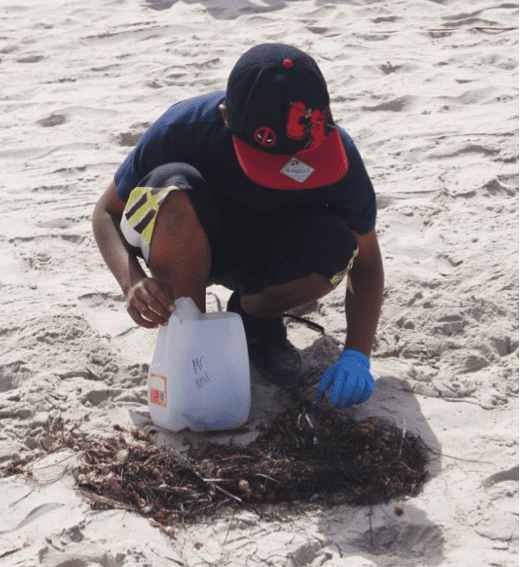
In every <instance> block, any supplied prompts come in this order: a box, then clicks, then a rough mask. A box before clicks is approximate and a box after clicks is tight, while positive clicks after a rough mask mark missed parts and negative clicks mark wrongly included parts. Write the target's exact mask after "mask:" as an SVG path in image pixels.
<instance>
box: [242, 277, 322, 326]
mask: <svg viewBox="0 0 520 567" xmlns="http://www.w3.org/2000/svg"><path fill="white" fill-rule="evenodd" d="M332 289H333V288H332V285H331V283H330V282H329V280H328V279H327V278H326V277H325V276H322V275H321V274H316V273H313V274H311V275H310V276H308V277H306V278H302V279H300V280H294V281H292V282H288V283H285V284H282V285H277V286H270V287H267V288H265V289H263V290H262V291H261V292H260V293H257V294H256V295H244V296H242V297H241V306H242V309H243V310H244V311H245V312H246V313H248V314H249V315H254V316H255V317H261V318H263V319H274V318H276V317H278V316H280V315H281V314H282V313H284V312H285V311H288V310H289V309H294V308H295V307H299V306H300V305H305V304H307V303H311V302H312V301H316V300H317V299H320V297H323V296H325V295H327V294H328V293H330V292H331V291H332Z"/></svg>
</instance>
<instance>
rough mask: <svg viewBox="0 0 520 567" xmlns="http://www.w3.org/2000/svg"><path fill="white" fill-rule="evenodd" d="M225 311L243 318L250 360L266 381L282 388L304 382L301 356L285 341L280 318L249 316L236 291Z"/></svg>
mask: <svg viewBox="0 0 520 567" xmlns="http://www.w3.org/2000/svg"><path fill="white" fill-rule="evenodd" d="M227 310H228V311H231V312H233V313H238V314H239V315H240V316H241V317H242V322H243V323H244V329H245V332H246V339H247V347H248V351H249V358H250V359H251V362H252V363H253V364H254V365H255V366H256V368H257V369H258V371H259V372H260V374H261V375H262V376H263V377H264V378H265V379H266V380H269V382H272V383H273V384H276V385H277V386H284V385H288V384H295V383H296V382H299V381H300V380H301V379H302V378H303V375H304V364H303V359H302V356H301V354H300V353H299V352H298V349H297V348H296V347H295V346H294V345H292V344H291V343H290V342H289V341H288V340H287V329H286V328H285V325H284V324H283V320H282V317H277V318H276V319H262V318H261V317H254V316H253V315H248V314H247V313H246V312H245V311H244V310H243V309H242V307H241V306H240V296H239V295H238V293H237V292H236V291H235V292H234V293H233V294H232V295H231V297H230V298H229V301H228V305H227Z"/></svg>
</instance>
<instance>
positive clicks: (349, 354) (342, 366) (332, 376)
mask: <svg viewBox="0 0 520 567" xmlns="http://www.w3.org/2000/svg"><path fill="white" fill-rule="evenodd" d="M369 370H370V360H369V359H368V357H366V356H365V355H364V354H363V353H361V352H359V351H357V350H354V349H346V350H344V351H343V352H342V353H341V356H340V357H339V359H338V360H337V361H336V362H335V363H334V364H333V365H332V366H331V367H330V368H328V369H327V370H325V372H324V373H323V375H322V377H321V382H320V385H319V387H318V391H317V392H316V401H318V402H320V401H321V400H323V398H324V397H325V393H326V392H327V390H328V389H329V388H330V394H329V400H330V403H331V404H332V405H334V406H335V407H337V408H338V409H341V408H344V407H347V408H350V407H352V406H353V405H355V404H362V403H363V402H366V401H367V400H368V398H370V396H371V395H372V393H373V391H374V387H375V382H374V379H373V378H372V375H371V374H370V372H369Z"/></svg>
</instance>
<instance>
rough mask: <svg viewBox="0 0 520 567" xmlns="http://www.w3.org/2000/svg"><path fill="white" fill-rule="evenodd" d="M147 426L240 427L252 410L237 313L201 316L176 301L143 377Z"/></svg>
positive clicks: (186, 300)
mask: <svg viewBox="0 0 520 567" xmlns="http://www.w3.org/2000/svg"><path fill="white" fill-rule="evenodd" d="M148 407H149V409H150V415H151V417H152V421H153V422H154V423H155V424H156V425H158V426H159V427H163V428H164V429H168V430H170V431H180V430H181V429H184V428H185V427H189V428H190V429H191V430H192V431H216V430H222V429H235V428H238V427H241V426H242V425H243V424H244V423H245V421H246V420H247V418H248V416H249V410H250V408H251V384H250V377H249V357H248V353H247V343H246V335H245V332H244V326H243V324H242V319H241V317H240V315H238V314H237V313H228V312H219V313H201V312H200V311H199V310H198V308H197V306H196V305H195V303H194V302H193V300H192V299H191V298H189V297H188V298H186V297H183V298H180V299H177V300H176V301H175V311H174V312H173V313H172V314H171V316H170V319H169V321H168V326H166V327H161V329H160V331H159V336H158V339H157V346H156V349H155V355H154V357H153V361H152V364H151V366H150V371H149V373H148Z"/></svg>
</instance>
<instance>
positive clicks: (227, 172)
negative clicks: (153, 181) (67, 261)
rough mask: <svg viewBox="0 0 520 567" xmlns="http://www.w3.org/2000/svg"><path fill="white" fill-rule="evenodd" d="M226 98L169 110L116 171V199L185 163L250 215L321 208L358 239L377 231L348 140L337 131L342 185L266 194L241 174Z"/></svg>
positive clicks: (371, 197)
mask: <svg viewBox="0 0 520 567" xmlns="http://www.w3.org/2000/svg"><path fill="white" fill-rule="evenodd" d="M225 98H226V93H225V92H224V91H217V92H213V93H210V94H206V95H202V96H198V97H195V98H191V99H188V100H184V101H182V102H179V103H177V104H175V105H173V106H172V107H170V108H169V109H168V110H167V111H166V112H165V113H164V114H163V115H162V116H161V117H160V118H159V119H158V120H157V121H156V122H155V123H154V124H152V126H150V128H149V129H148V130H147V131H146V132H145V134H144V135H143V136H142V138H141V139H140V140H139V142H138V143H137V145H136V147H135V148H134V149H133V151H132V152H131V153H130V155H129V156H128V157H127V158H126V159H125V161H124V162H123V163H122V164H121V165H120V167H119V169H118V170H117V172H116V174H115V177H114V180H115V183H116V186H117V194H118V195H119V197H120V198H121V199H122V200H123V201H125V202H126V201H127V200H128V197H129V196H130V193H131V191H132V190H133V189H134V188H135V187H138V186H139V183H140V181H141V180H142V179H143V178H144V177H145V176H146V175H147V174H148V173H150V172H151V171H152V170H153V169H155V168H156V167H158V166H159V165H163V164H165V163H171V162H183V163H187V164H189V165H192V166H193V167H195V168H196V169H198V170H199V172H200V173H201V175H202V176H203V177H204V179H205V181H206V183H207V184H208V186H209V187H210V189H211V190H212V191H214V192H216V193H222V194H224V195H226V196H227V197H229V198H231V199H232V200H234V201H237V202H238V203H240V204H242V205H243V206H245V207H248V208H249V209H252V210H256V211H266V212H274V211H281V210H283V209H287V210H290V208H291V207H294V206H298V205H303V204H308V203H324V204H327V205H328V206H329V207H330V209H331V210H333V211H335V212H336V213H337V214H338V215H340V216H341V217H342V218H344V219H345V221H346V222H347V224H348V226H349V227H350V228H351V229H352V230H354V231H355V232H358V233H359V234H367V233H368V232H370V231H371V230H372V229H373V228H374V226H375V220H376V199H375V194H374V189H373V187H372V183H371V181H370V178H369V177H368V174H367V172H366V169H365V166H364V164H363V161H362V159H361V156H360V155H359V152H358V150H357V148H356V146H355V145H354V142H353V141H352V138H351V137H350V136H349V135H348V134H347V133H346V132H345V131H344V130H343V129H342V128H340V127H338V131H339V133H340V135H341V138H342V140H343V143H344V145H345V150H346V153H347V157H348V163H349V168H348V172H347V174H346V175H345V177H344V178H343V179H341V180H340V181H338V182H337V183H334V184H332V185H327V186H325V187H319V188H316V189H302V190H283V189H270V188H268V187H263V186H262V185H259V184H258V183H255V182H253V181H251V180H250V179H249V178H248V177H247V176H246V174H245V173H244V172H243V171H242V169H241V167H240V164H239V163H238V159H237V157H236V154H235V149H234V147H233V141H232V134H231V132H230V131H229V130H228V128H226V125H225V124H224V120H223V118H222V115H221V114H220V110H219V105H220V104H225Z"/></svg>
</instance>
